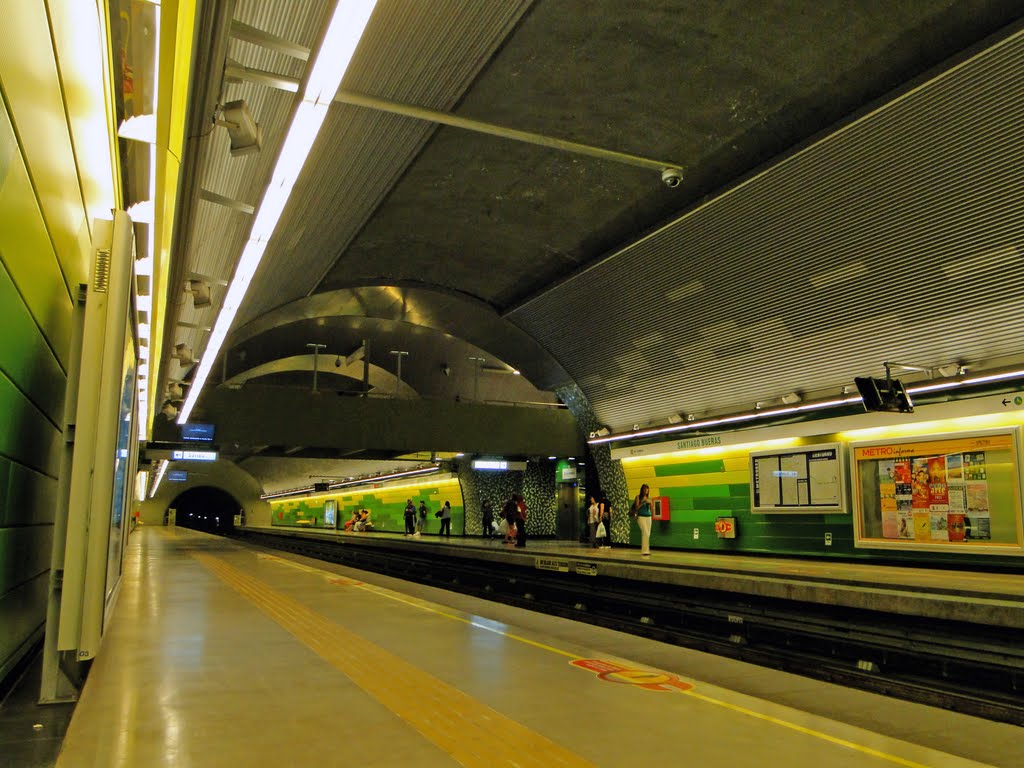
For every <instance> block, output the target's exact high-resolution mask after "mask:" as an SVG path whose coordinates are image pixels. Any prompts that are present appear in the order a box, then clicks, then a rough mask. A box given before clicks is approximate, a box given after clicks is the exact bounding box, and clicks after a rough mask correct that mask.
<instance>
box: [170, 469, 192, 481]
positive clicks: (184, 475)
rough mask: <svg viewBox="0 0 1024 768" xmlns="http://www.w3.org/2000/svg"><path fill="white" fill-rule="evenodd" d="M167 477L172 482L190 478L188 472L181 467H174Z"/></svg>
mask: <svg viewBox="0 0 1024 768" xmlns="http://www.w3.org/2000/svg"><path fill="white" fill-rule="evenodd" d="M167 479H168V481H170V482H172V483H184V482H185V481H186V480H188V472H185V471H184V470H181V469H172V470H170V471H168V473H167Z"/></svg>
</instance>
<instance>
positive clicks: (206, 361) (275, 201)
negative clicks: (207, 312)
mask: <svg viewBox="0 0 1024 768" xmlns="http://www.w3.org/2000/svg"><path fill="white" fill-rule="evenodd" d="M375 5H376V0H346V2H339V3H338V4H337V6H335V9H334V16H333V17H332V18H331V21H330V24H328V26H327V33H326V34H325V35H324V39H323V42H322V43H321V44H320V50H319V51H318V52H317V55H316V59H315V60H314V63H313V66H312V69H311V70H310V72H309V79H308V80H307V81H306V89H305V91H304V92H303V94H302V101H301V103H300V104H299V106H298V108H297V109H296V111H295V116H294V117H293V118H292V123H291V126H290V127H289V128H288V134H287V135H286V136H285V139H284V143H283V144H282V146H281V151H280V154H279V155H278V158H277V164H276V165H275V166H274V173H273V175H272V176H271V178H270V183H269V184H268V185H267V189H266V192H264V194H263V200H262V201H261V202H260V207H259V210H257V211H256V213H255V215H254V216H253V222H252V229H251V231H250V233H249V240H248V242H247V243H246V244H245V247H244V248H243V249H242V255H241V257H240V258H239V261H238V266H236V267H235V275H234V278H233V279H232V280H231V285H230V286H229V287H228V292H227V296H225V298H224V304H223V305H222V307H221V310H220V314H219V315H218V316H217V322H216V324H215V325H214V327H213V331H212V333H211V335H210V340H209V342H208V343H207V345H206V350H205V351H204V352H203V361H202V363H201V364H200V365H199V367H198V369H197V370H196V375H195V378H194V379H193V380H192V387H191V388H190V390H189V393H188V398H187V399H186V400H185V404H184V406H183V407H182V409H181V415H180V416H179V417H178V423H179V424H184V423H185V422H186V421H188V417H189V415H190V414H191V413H192V409H193V408H194V407H195V404H196V401H197V400H198V399H199V394H200V393H201V392H202V391H203V386H204V385H205V384H206V379H207V378H208V377H209V375H210V371H211V370H212V368H213V363H214V360H215V359H216V357H217V353H218V352H219V351H220V348H221V346H222V345H223V344H224V339H225V338H226V337H227V334H228V331H229V330H230V328H231V324H232V323H233V322H234V319H235V314H236V313H237V312H238V309H239V307H241V305H242V299H243V298H244V297H245V294H246V292H247V291H248V290H249V283H250V282H252V278H253V276H254V275H255V274H256V268H257V267H258V266H259V263H260V260H261V259H262V258H263V253H264V251H266V249H267V243H268V241H269V240H270V238H271V236H273V234H274V230H275V229H276V228H277V222H278V220H279V219H280V218H281V213H282V212H283V211H284V207H285V205H286V204H287V202H288V198H289V197H290V196H291V193H292V188H293V187H294V186H295V182H296V180H297V179H298V177H299V173H300V172H301V171H302V167H303V165H305V162H306V158H307V157H309V152H310V150H311V149H312V147H313V142H314V141H315V140H316V137H317V134H319V133H320V128H321V127H322V126H323V122H324V120H325V119H326V117H327V110H328V109H329V108H330V106H331V104H332V103H333V101H334V96H335V95H336V94H337V92H338V88H339V87H340V86H341V79H342V77H344V75H345V70H346V69H348V65H349V62H350V61H351V60H352V56H353V55H354V54H355V51H356V46H357V45H358V44H359V38H361V37H362V35H363V30H364V29H366V25H367V23H368V22H369V20H370V15H371V14H372V13H373V8H374V6H375Z"/></svg>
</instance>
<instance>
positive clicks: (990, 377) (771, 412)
mask: <svg viewBox="0 0 1024 768" xmlns="http://www.w3.org/2000/svg"><path fill="white" fill-rule="evenodd" d="M1019 378H1024V369H1022V370H1015V371H1004V372H1002V373H992V374H987V375H984V376H972V377H971V378H969V379H961V380H959V381H943V382H940V383H938V384H924V385H922V386H919V387H907V392H908V393H909V394H911V395H917V394H921V393H923V392H939V391H941V390H944V389H957V388H959V387H970V386H974V385H976V384H989V383H992V382H996V381H1007V380H1009V379H1019ZM860 402H863V401H862V400H861V398H860V396H859V395H858V396H856V397H843V398H839V399H837V400H823V401H821V402H817V403H804V404H803V405H796V406H792V407H790V408H770V409H765V410H760V411H754V412H751V413H741V414H739V415H736V416H725V417H723V418H720V419H705V420H703V421H692V422H689V423H687V424H682V425H673V426H671V427H662V428H661V429H647V430H644V431H642V432H626V433H623V434H618V435H609V436H607V437H598V438H596V439H591V440H587V442H588V443H589V444H591V445H596V444H598V443H609V442H612V441H614V440H624V439H627V438H629V439H632V438H635V437H648V436H650V435H660V434H665V433H668V432H683V431H686V430H690V429H701V428H703V427H714V426H720V425H722V424H735V423H738V422H744V421H751V420H754V419H767V418H771V417H773V416H784V415H786V414H790V413H803V412H806V411H817V410H821V409H823V408H839V407H842V406H846V405H852V404H853V403H860ZM598 434H600V433H598Z"/></svg>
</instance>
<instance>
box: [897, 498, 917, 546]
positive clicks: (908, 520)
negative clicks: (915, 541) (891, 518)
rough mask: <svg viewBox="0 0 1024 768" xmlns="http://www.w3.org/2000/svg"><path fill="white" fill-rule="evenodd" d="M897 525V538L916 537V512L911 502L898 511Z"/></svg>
mask: <svg viewBox="0 0 1024 768" xmlns="http://www.w3.org/2000/svg"><path fill="white" fill-rule="evenodd" d="M896 525H897V529H896V538H898V539H912V538H914V513H913V511H912V510H911V509H910V505H909V504H908V505H907V506H906V507H905V508H903V509H900V510H898V511H897V512H896Z"/></svg>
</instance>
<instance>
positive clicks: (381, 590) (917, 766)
mask: <svg viewBox="0 0 1024 768" xmlns="http://www.w3.org/2000/svg"><path fill="white" fill-rule="evenodd" d="M259 557H260V558H261V559H267V560H274V561H276V562H278V563H281V564H283V565H289V566H292V567H293V568H298V569H299V570H302V571H306V572H308V573H316V574H319V575H322V576H326V577H336V576H337V575H338V574H336V573H331V572H330V571H325V570H323V569H322V568H313V567H311V566H308V565H303V564H302V563H296V562H294V561H291V560H288V559H286V558H283V557H278V556H276V555H259ZM352 586H354V587H357V588H359V589H364V590H366V591H367V592H372V593H374V594H375V595H378V596H379V597H386V598H388V599H389V600H394V601H395V602H398V603H404V604H405V605H409V606H412V607H413V608H418V609H420V610H421V611H429V612H430V613H435V614H437V615H438V616H443V617H445V618H446V619H453V620H455V621H461V622H462V623H464V624H470V625H471V626H474V627H477V628H478V629H483V630H485V631H487V632H493V633H495V634H498V635H503V636H505V637H507V638H509V639H510V640H518V641H519V642H521V643H525V644H527V645H532V646H534V647H536V648H541V649H543V650H545V651H550V652H551V653H557V654H558V655H560V656H567V657H568V658H570V659H573V660H582V659H585V658H587V657H585V656H580V655H579V654H577V653H570V652H569V651H563V650H561V649H559V648H554V647H553V646H550V645H545V644H544V643H538V642H537V641H536V640H530V639H529V638H526V637H522V636H521V635H514V634H512V633H511V632H505V631H503V630H501V629H499V628H497V627H489V626H487V625H486V624H480V623H478V622H475V621H473V620H472V619H467V618H465V617H464V616H457V615H456V614H453V613H448V612H446V611H442V610H439V609H438V608H435V607H434V606H433V605H432V604H430V603H428V602H426V601H421V600H417V599H415V598H412V599H410V598H406V597H402V596H400V595H398V594H395V593H393V592H391V590H388V589H387V588H385V587H377V586H374V585H370V584H365V583H353V584H352ZM680 693H683V694H684V695H686V696H691V697H693V698H695V699H700V700H701V701H706V702H707V703H709V704H715V705H717V706H719V707H724V708H726V709H731V710H732V711H734V712H738V713H740V714H743V715H747V716H748V717H754V718H757V719H758V720H764V721H766V722H769V723H772V724H774V725H778V726H781V727H782V728H788V729H790V730H793V731H797V732H798V733H803V734H805V735H807V736H813V737H814V738H816V739H821V740H822V741H828V742H830V743H832V744H836V745H838V746H841V747H847V748H849V749H853V750H856V751H857V752H861V753H863V754H866V755H871V756H872V757H877V758H879V759H881V760H887V761H889V762H890V763H895V764H896V765H902V766H904V768H932V766H929V765H925V764H924V763H918V762H915V761H913V760H908V759H906V758H903V757H900V756H899V755H891V754H889V753H888V752H882V751H880V750H877V749H874V748H872V747H868V746H866V745H864V744H857V743H856V742H853V741H847V740H846V739H841V738H839V737H837V736H830V735H829V734H827V733H823V732H822V731H817V730H815V729H813V728H808V727H806V726H803V725H798V724H797V723H791V722H789V721H788V720H782V719H781V718H778V717H773V716H772V715H766V714H763V713H761V712H758V711H756V710H753V709H748V708H746V707H741V706H739V705H738V704H731V703H729V702H727V701H722V700H721V699H716V698H714V697H712V696H707V695H705V694H703V693H697V692H696V691H694V690H693V689H690V690H688V691H680Z"/></svg>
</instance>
